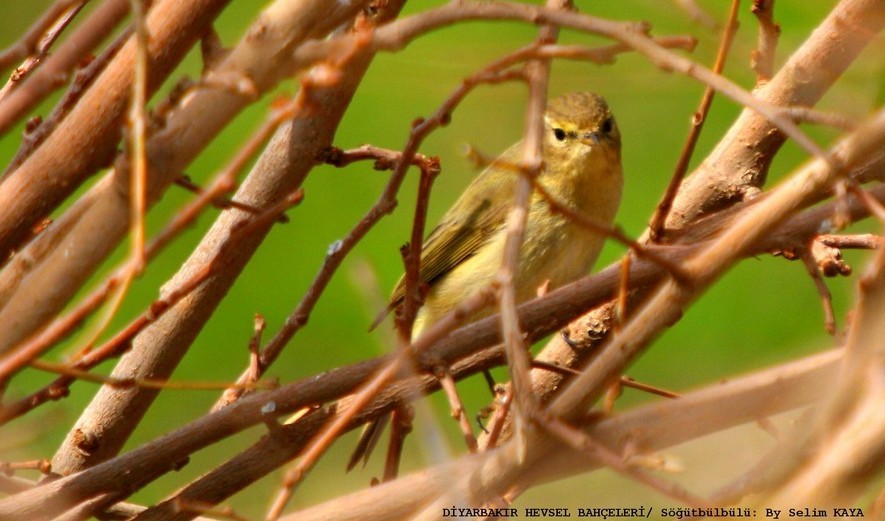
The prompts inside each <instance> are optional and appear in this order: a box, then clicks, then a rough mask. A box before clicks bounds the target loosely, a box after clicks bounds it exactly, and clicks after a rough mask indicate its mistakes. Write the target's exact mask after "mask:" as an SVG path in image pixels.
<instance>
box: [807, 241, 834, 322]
mask: <svg viewBox="0 0 885 521" xmlns="http://www.w3.org/2000/svg"><path fill="white" fill-rule="evenodd" d="M799 257H800V258H801V259H802V263H803V264H804V265H805V269H806V270H808V275H809V276H810V277H811V280H813V281H814V287H815V288H817V293H818V295H820V300H821V304H822V305H823V308H824V329H826V330H827V333H829V334H830V335H833V336H835V335H836V315H835V313H833V296H832V295H831V294H830V290H829V288H827V285H826V283H824V281H823V279H822V278H821V276H820V271H819V270H818V265H817V262H815V260H814V257H813V256H812V255H811V253H810V252H809V251H808V250H805V251H802V252H801V253H800V255H799Z"/></svg>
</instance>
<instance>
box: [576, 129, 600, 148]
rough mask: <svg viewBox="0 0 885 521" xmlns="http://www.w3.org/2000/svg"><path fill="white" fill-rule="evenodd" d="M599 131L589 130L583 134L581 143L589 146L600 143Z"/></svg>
mask: <svg viewBox="0 0 885 521" xmlns="http://www.w3.org/2000/svg"><path fill="white" fill-rule="evenodd" d="M599 140H600V137H599V132H587V133H585V134H584V135H583V136H581V143H584V144H585V145H587V146H591V147H592V146H593V145H598V144H599Z"/></svg>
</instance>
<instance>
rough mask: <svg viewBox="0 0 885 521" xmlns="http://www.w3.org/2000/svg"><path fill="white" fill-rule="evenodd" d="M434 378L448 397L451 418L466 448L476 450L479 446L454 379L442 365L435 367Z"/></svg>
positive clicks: (471, 450) (470, 450) (472, 451)
mask: <svg viewBox="0 0 885 521" xmlns="http://www.w3.org/2000/svg"><path fill="white" fill-rule="evenodd" d="M436 378H437V379H438V380H439V383H440V386H441V387H442V389H443V391H444V392H445V394H446V398H448V399H449V411H450V414H451V415H452V418H453V419H455V420H456V421H457V422H458V426H459V427H460V428H461V435H462V436H464V441H465V443H466V444H467V450H468V451H469V452H471V453H474V452H476V451H477V450H478V448H479V447H478V445H477V443H476V436H474V434H473V429H472V428H471V427H470V420H469V419H467V412H466V411H465V410H464V402H462V401H461V397H460V396H459V395H458V389H457V387H455V380H454V379H453V378H452V375H451V374H450V373H449V372H448V371H447V370H446V369H445V368H444V367H439V368H437V370H436Z"/></svg>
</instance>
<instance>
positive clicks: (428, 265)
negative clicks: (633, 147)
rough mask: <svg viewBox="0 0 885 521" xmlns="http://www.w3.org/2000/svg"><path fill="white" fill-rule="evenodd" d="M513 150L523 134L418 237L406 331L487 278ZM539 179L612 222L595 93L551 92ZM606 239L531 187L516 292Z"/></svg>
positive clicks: (524, 295) (511, 196) (617, 139)
mask: <svg viewBox="0 0 885 521" xmlns="http://www.w3.org/2000/svg"><path fill="white" fill-rule="evenodd" d="M521 158H522V143H517V144H515V145H513V146H512V147H510V148H509V149H508V150H507V151H506V152H504V153H503V154H502V155H501V157H499V158H498V159H496V160H495V161H494V162H493V163H492V164H491V165H489V167H488V168H486V169H485V170H484V171H483V172H482V173H481V174H480V175H479V176H477V178H476V179H474V180H473V182H472V183H470V186H468V187H467V189H466V190H465V191H464V193H463V194H461V197H459V198H458V200H457V201H456V202H455V204H454V205H453V206H452V208H451V209H449V211H448V212H446V214H445V215H444V216H443V218H442V219H441V220H440V223H439V224H438V225H437V226H436V228H434V229H433V231H432V232H431V233H430V235H429V236H428V237H427V240H426V241H424V246H423V249H422V254H421V268H420V273H419V279H420V281H421V282H422V283H424V284H427V285H428V286H429V290H428V293H427V296H426V297H425V301H424V305H423V306H422V308H421V309H420V311H419V312H418V317H417V319H416V321H415V327H414V329H413V333H412V335H413V336H417V335H418V334H419V333H420V332H421V330H422V329H423V328H425V327H427V326H429V325H431V324H433V323H434V322H436V321H437V320H439V319H440V318H442V317H443V316H445V315H446V314H447V313H449V312H450V311H452V310H453V309H454V308H455V307H456V306H457V305H458V304H460V303H461V302H463V301H464V299H466V298H467V297H469V296H470V295H471V294H472V293H473V292H475V291H477V290H479V289H481V288H483V287H486V286H487V285H488V284H489V283H491V282H492V281H493V280H494V279H495V277H496V275H497V273H498V270H499V268H500V266H501V262H502V260H503V256H504V243H505V242H506V226H505V221H506V218H507V214H508V212H509V211H510V208H511V206H512V204H513V202H514V200H515V191H516V184H517V179H518V177H519V174H518V165H519V163H520V159H521ZM538 182H539V183H540V184H541V185H542V186H543V187H544V188H546V190H547V192H549V193H550V194H551V195H552V196H553V197H554V198H555V199H556V200H557V201H558V202H560V203H562V204H565V205H567V206H568V207H569V208H571V209H572V210H573V211H575V212H578V213H581V214H583V215H585V216H587V217H590V218H592V219H594V220H595V221H597V222H599V223H606V224H611V222H612V220H613V219H614V217H615V212H616V211H617V209H618V204H619V203H620V200H621V186H622V183H623V177H622V173H621V135H620V133H619V132H618V127H617V125H616V124H615V121H614V118H613V116H612V114H611V111H610V110H609V108H608V105H607V104H606V102H605V100H604V99H602V97H600V96H597V95H596V94H591V93H587V92H577V93H573V94H566V95H564V96H560V97H558V98H556V99H554V100H552V101H550V103H549V104H548V106H547V112H546V113H545V115H544V143H543V165H542V170H541V172H540V174H539V176H538ZM604 239H605V238H604V237H602V236H600V235H599V234H596V233H593V232H592V231H590V230H588V229H586V228H583V227H582V226H581V225H579V224H577V223H574V222H572V221H571V220H570V219H569V218H568V217H566V216H565V215H563V214H561V213H554V212H551V211H550V209H549V206H548V204H547V202H546V201H545V200H544V198H543V196H542V195H541V194H539V193H538V192H537V191H535V192H534V193H533V194H532V199H531V204H530V208H529V215H528V220H527V223H526V231H525V236H524V240H523V244H522V249H521V255H520V259H519V271H518V272H517V274H516V277H515V278H514V284H515V286H516V293H517V295H516V296H517V300H518V301H524V300H528V299H530V298H532V297H533V296H535V294H536V292H537V291H538V289H539V288H540V287H541V286H545V285H549V287H551V288H555V287H557V286H561V285H563V284H565V283H567V282H571V281H573V280H575V279H577V278H578V277H580V276H582V275H584V274H586V273H587V272H588V271H590V268H591V267H592V266H593V263H594V262H596V257H598V256H599V251H600V250H601V249H602V245H603V242H604ZM404 292H405V287H404V280H403V279H402V278H401V279H400V281H399V282H398V283H397V285H396V288H395V289H394V291H393V295H392V296H391V299H390V307H391V308H392V307H394V306H396V305H398V304H399V303H400V302H401V301H402V299H403V295H404ZM491 312H492V310H488V311H486V314H488V313H491ZM480 316H482V313H481V314H478V315H476V316H474V317H471V318H472V319H476V318H479V317H480ZM384 423H385V422H373V423H372V424H371V425H370V426H369V427H368V428H367V429H366V430H365V431H364V433H363V435H362V436H361V438H360V441H359V443H358V445H357V448H356V449H355V451H354V454H353V455H352V457H351V460H350V463H349V464H348V470H349V469H350V468H352V467H353V466H354V465H355V464H356V463H357V462H358V461H359V460H360V459H362V460H363V461H365V460H366V459H367V458H368V455H369V453H371V450H372V447H373V446H374V445H375V443H376V442H377V440H378V437H379V436H380V433H381V429H382V428H383V427H382V426H383V425H384Z"/></svg>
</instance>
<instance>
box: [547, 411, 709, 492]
mask: <svg viewBox="0 0 885 521" xmlns="http://www.w3.org/2000/svg"><path fill="white" fill-rule="evenodd" d="M538 423H539V424H540V425H543V426H544V428H545V429H547V431H548V432H549V433H550V434H552V435H553V436H555V437H556V438H558V439H560V440H562V441H564V442H566V443H567V444H568V445H570V446H571V447H572V448H574V449H575V450H578V451H581V452H584V453H586V454H587V455H589V456H590V457H592V458H594V459H597V460H599V461H600V462H601V463H602V464H603V465H605V466H607V467H609V468H611V469H612V470H614V471H616V472H618V473H619V474H622V475H624V476H627V477H628V478H631V479H633V480H635V481H637V482H639V483H642V484H644V485H646V486H648V487H650V488H651V489H653V490H656V491H658V492H660V493H661V494H663V495H664V496H666V497H669V498H671V499H675V500H676V501H679V502H680V503H684V504H687V505H691V506H696V507H710V506H712V503H709V502H708V501H706V500H704V499H702V498H700V497H697V496H695V495H693V494H691V493H690V492H688V491H687V490H685V489H684V488H682V487H680V486H679V485H676V484H675V483H671V482H666V481H663V480H661V479H658V478H657V477H655V476H652V475H650V474H648V473H646V472H642V471H641V470H639V469H637V468H635V467H633V466H631V465H629V464H628V463H625V461H624V459H625V458H624V457H623V456H621V455H619V454H616V453H614V452H612V451H611V449H609V448H608V447H606V446H605V445H603V444H601V443H599V442H597V441H596V440H594V439H593V438H591V437H590V436H589V435H588V434H587V433H585V432H584V431H582V430H580V429H577V428H575V427H572V426H571V425H568V424H567V423H565V422H564V421H562V420H561V419H559V418H556V417H553V416H549V415H546V416H544V417H543V418H539V422H538Z"/></svg>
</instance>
